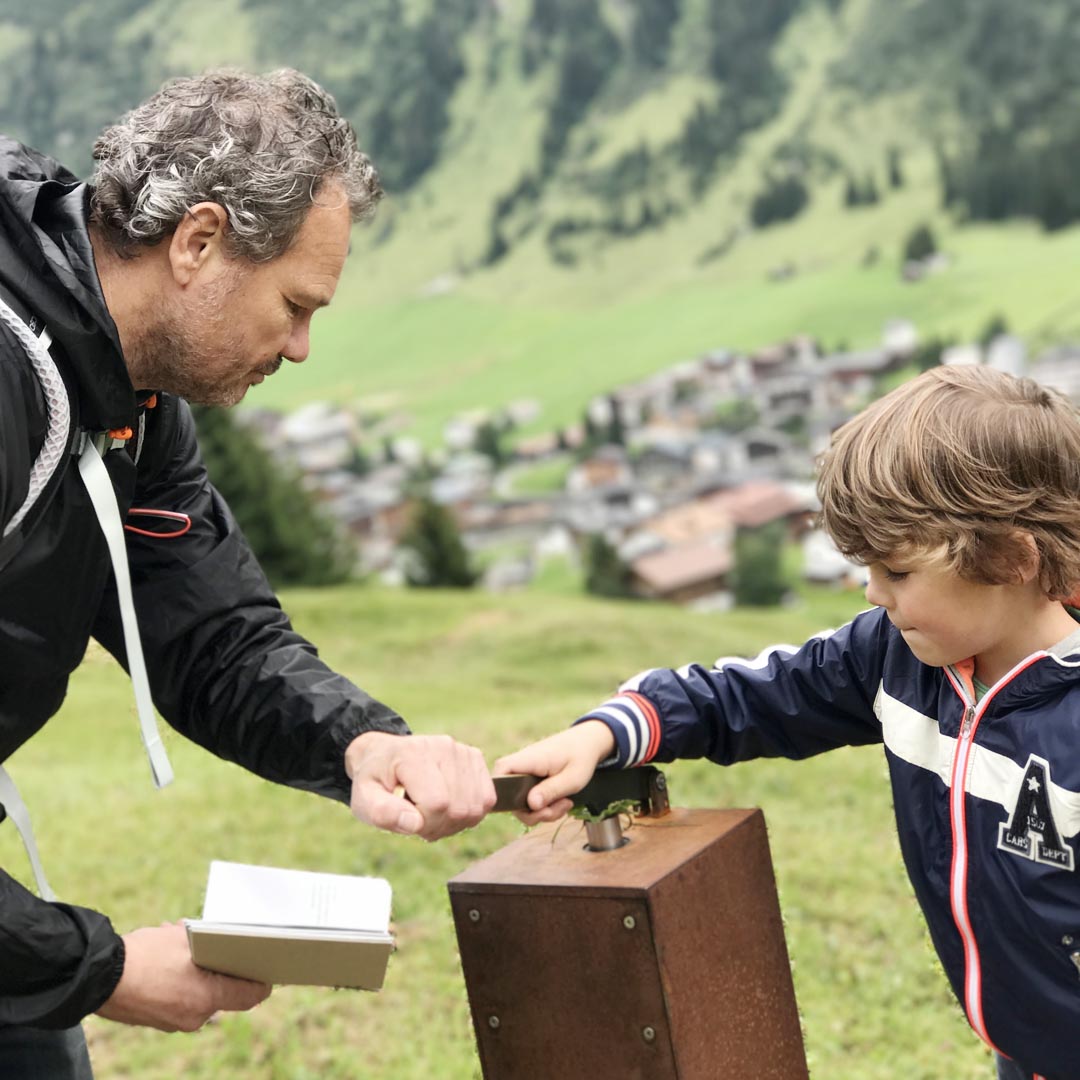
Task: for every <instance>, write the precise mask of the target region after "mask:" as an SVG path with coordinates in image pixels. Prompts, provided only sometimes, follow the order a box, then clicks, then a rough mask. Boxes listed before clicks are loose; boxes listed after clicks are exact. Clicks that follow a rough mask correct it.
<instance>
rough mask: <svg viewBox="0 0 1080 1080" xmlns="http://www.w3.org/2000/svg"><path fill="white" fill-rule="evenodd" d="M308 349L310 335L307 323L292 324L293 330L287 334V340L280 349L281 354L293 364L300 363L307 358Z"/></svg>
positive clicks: (309, 346) (309, 349) (309, 347)
mask: <svg viewBox="0 0 1080 1080" xmlns="http://www.w3.org/2000/svg"><path fill="white" fill-rule="evenodd" d="M310 351H311V335H310V334H309V333H308V324H307V323H306V322H304V323H301V324H300V325H298V326H294V327H293V332H292V333H291V334H290V335H289V340H288V342H287V344H286V346H285V348H284V349H283V350H282V352H281V355H282V356H284V357H285V359H286V360H291V361H292V362H293V363H294V364H302V363H303V362H304V361H305V360H306V359H307V358H308V353H309V352H310Z"/></svg>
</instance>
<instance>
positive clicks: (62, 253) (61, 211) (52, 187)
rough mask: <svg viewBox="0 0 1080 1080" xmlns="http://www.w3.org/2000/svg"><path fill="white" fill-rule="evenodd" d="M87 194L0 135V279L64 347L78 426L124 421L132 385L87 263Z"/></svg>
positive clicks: (61, 171)
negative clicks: (74, 388)
mask: <svg viewBox="0 0 1080 1080" xmlns="http://www.w3.org/2000/svg"><path fill="white" fill-rule="evenodd" d="M90 194H91V188H90V186H89V185H88V184H86V183H83V182H81V181H80V180H79V179H78V178H77V177H76V176H74V175H73V174H72V173H70V172H69V171H68V170H67V169H65V168H64V167H63V166H62V165H60V164H59V163H57V162H55V161H53V160H52V159H51V158H49V157H48V156H46V155H45V154H42V153H39V152H38V151H36V150H32V149H30V148H29V147H26V146H23V145H22V144H21V143H18V142H15V141H14V140H13V139H10V138H7V137H6V136H2V135H0V283H2V284H3V286H4V287H5V289H7V290H8V291H10V292H11V293H12V294H13V295H14V296H16V297H18V298H19V300H21V301H22V303H23V304H25V305H26V306H27V307H28V308H29V309H30V310H31V311H33V312H34V313H35V314H37V315H39V316H40V317H41V318H42V319H43V320H44V322H45V325H46V326H47V327H48V329H49V333H50V334H51V335H52V338H53V340H54V341H55V342H57V343H59V345H60V346H61V348H62V349H63V351H64V353H65V354H66V357H67V360H68V365H69V370H70V371H71V373H72V375H73V377H74V380H75V383H76V386H77V388H78V395H79V415H80V423H81V424H82V426H83V427H86V428H92V429H106V428H116V427H125V426H127V425H129V424H130V423H131V422H132V418H133V416H134V415H135V392H134V389H133V388H132V385H131V380H130V379H129V378H128V374H127V366H126V365H125V363H124V357H123V353H122V351H121V349H120V337H119V334H118V333H117V330H116V326H115V324H114V323H113V321H112V317H111V316H110V315H109V311H108V308H107V307H106V305H105V298H104V296H103V295H102V292H101V283H100V282H99V280H98V275H97V270H96V268H95V266H94V252H93V248H92V247H91V244H90V234H89V232H88V231H87V221H88V218H89V208H90Z"/></svg>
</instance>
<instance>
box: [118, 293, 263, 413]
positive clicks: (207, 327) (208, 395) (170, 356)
mask: <svg viewBox="0 0 1080 1080" xmlns="http://www.w3.org/2000/svg"><path fill="white" fill-rule="evenodd" d="M235 287H236V281H235V278H233V277H231V276H230V277H228V278H226V279H224V280H222V281H221V282H218V283H217V284H216V285H215V286H214V287H213V288H212V289H211V290H210V291H209V293H208V294H207V295H206V296H205V297H203V298H202V299H201V300H200V301H199V303H198V305H197V306H196V307H195V309H194V310H193V311H187V312H181V311H179V310H177V308H176V307H171V308H168V309H163V310H162V311H161V312H160V314H159V316H158V319H157V321H156V322H155V323H154V324H152V325H150V326H144V327H142V328H141V329H140V331H139V333H138V335H137V337H136V338H135V339H134V340H133V341H131V342H129V343H128V345H127V348H126V350H125V354H126V358H127V362H128V370H129V371H130V372H131V373H132V379H133V381H134V382H135V383H136V389H138V390H164V391H167V392H168V393H171V394H177V395H178V396H180V397H182V398H184V399H185V400H187V401H190V402H191V403H192V404H194V405H220V406H226V407H227V406H230V405H235V404H236V403H237V402H238V401H240V399H241V398H242V397H243V396H244V394H245V393H247V389H248V386H249V385H250V377H251V375H252V374H253V373H254V371H255V370H257V371H258V372H259V373H261V374H263V375H272V374H273V373H274V372H275V371H277V369H278V368H279V367H280V366H281V357H276V358H275V359H274V360H272V361H270V362H269V363H267V364H264V365H262V366H261V367H259V368H257V369H251V368H248V367H246V366H242V365H243V356H244V352H245V349H244V342H243V338H242V336H241V335H240V334H239V333H238V332H237V330H236V328H235V327H234V326H233V325H232V324H231V322H230V321H229V319H228V318H227V317H226V315H225V312H226V310H227V309H228V305H227V304H226V300H227V298H228V297H229V296H230V295H231V294H232V293H233V292H234V290H235ZM229 360H233V361H234V362H235V364H236V368H235V378H234V379H232V380H230V379H229V378H228V374H234V372H233V371H230V369H229V367H228V361H229ZM226 373H227V374H226Z"/></svg>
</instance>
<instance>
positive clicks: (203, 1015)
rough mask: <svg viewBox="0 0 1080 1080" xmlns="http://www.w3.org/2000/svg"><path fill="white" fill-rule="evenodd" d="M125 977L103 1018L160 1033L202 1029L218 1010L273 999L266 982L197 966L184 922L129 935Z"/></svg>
mask: <svg viewBox="0 0 1080 1080" xmlns="http://www.w3.org/2000/svg"><path fill="white" fill-rule="evenodd" d="M124 948H125V950H126V951H125V955H124V973H123V974H122V975H121V976H120V981H119V982H118V983H117V984H116V989H115V990H114V991H113V992H112V997H110V998H109V999H108V1001H106V1002H105V1004H104V1005H102V1006H101V1008H100V1009H98V1016H103V1017H105V1019H106V1020H116V1021H118V1022H119V1023H121V1024H138V1025H140V1026H141V1027H151V1028H157V1029H158V1031H198V1030H199V1028H201V1027H202V1026H203V1024H205V1023H206V1021H207V1020H209V1019H210V1017H211V1016H213V1015H214V1013H216V1012H220V1011H222V1010H224V1011H226V1012H245V1011H246V1010H248V1009H253V1008H254V1007H255V1006H256V1005H258V1004H259V1002H260V1001H265V1000H266V998H268V997H269V996H270V990H271V988H270V987H269V986H267V985H266V983H259V982H249V981H248V980H247V979H234V978H233V977H232V976H231V975H218V974H215V973H214V972H212V971H204V970H203V969H202V968H200V967H196V966H195V965H194V964H193V963H192V962H191V950H190V949H189V947H188V938H187V930H185V929H184V926H183V924H182V923H165V924H164V925H162V926H148V927H146V928H144V929H142V930H133V931H132V932H131V933H130V934H125V935H124Z"/></svg>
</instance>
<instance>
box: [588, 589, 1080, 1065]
mask: <svg viewBox="0 0 1080 1080" xmlns="http://www.w3.org/2000/svg"><path fill="white" fill-rule="evenodd" d="M970 667H971V665H970V662H969V663H968V664H961V665H957V666H956V667H950V668H944V669H943V668H933V667H928V666H927V665H925V664H922V663H920V662H919V661H918V660H917V659H916V658H915V657H914V655H913V654H912V653H911V650H910V649H909V648H908V647H907V645H906V644H905V643H904V640H903V638H902V637H901V635H900V633H899V631H897V630H896V628H895V627H893V625H892V624H891V623H890V622H889V620H888V618H887V616H886V615H885V613H884V611H882V610H874V611H868V612H865V613H864V614H862V615H859V616H857V617H856V618H855V619H854V620H853V621H852V622H850V623H849V624H848V625H847V626H844V627H842V628H841V629H840V630H837V631H835V632H830V633H826V634H822V635H820V636H818V637H815V638H812V639H811V640H810V641H808V642H807V643H806V644H805V645H803V646H802V648H799V649H796V648H794V647H792V646H780V647H776V648H773V649H770V650H766V652H764V653H762V654H761V655H760V656H759V657H758V658H757V659H755V660H749V661H748V660H739V659H724V660H720V661H717V664H716V667H715V668H714V669H712V670H708V669H706V668H704V667H699V666H696V665H692V666H690V667H687V668H683V669H681V670H679V671H671V670H656V671H649V672H645V673H644V674H642V675H639V676H636V677H635V678H634V679H631V680H630V681H629V682H628V683H626V684H624V686H623V687H622V688H621V689H620V692H619V694H618V695H617V696H616V697H614V698H612V699H611V700H610V701H607V702H605V703H604V704H603V705H601V706H600V707H599V708H597V709H594V710H593V711H592V712H590V713H589V714H588V715H587V716H586V717H583V718H582V719H590V718H591V719H600V720H603V721H604V722H605V723H606V724H607V725H608V726H609V727H610V728H611V730H612V732H613V733H614V735H615V739H616V743H617V751H616V757H615V758H613V759H612V761H611V762H610V764H615V765H619V766H629V765H638V764H642V763H645V762H648V761H671V760H673V759H675V758H696V757H707V758H709V759H711V760H712V761H715V762H717V763H719V764H722V765H729V764H731V763H733V762H736V761H745V760H748V759H751V758H756V757H786V758H804V757H809V756H810V755H812V754H817V753H820V752H821V751H823V750H828V749H830V748H832V747H835V746H850V745H863V744H867V743H876V742H881V743H884V746H885V756H886V759H887V761H888V764H889V775H890V778H891V781H892V789H893V802H894V805H895V810H896V823H897V828H898V830H899V836H900V847H901V850H902V852H903V857H904V862H905V864H906V866H907V871H908V876H909V877H910V879H911V883H912V885H913V886H914V889H915V894H916V896H917V897H918V900H919V904H920V905H921V906H922V909H923V913H924V914H925V916H926V921H927V923H928V925H929V928H930V936H931V938H932V939H933V942H934V946H935V948H936V949H937V953H938V956H939V957H940V958H941V962H942V964H943V965H944V968H945V972H946V974H947V975H948V978H949V981H950V983H951V984H952V988H953V991H954V993H955V994H956V996H957V998H958V999H959V1000H960V1002H961V1003H962V1004H963V1006H964V1009H965V1011H966V1013H967V1016H968V1019H969V1021H970V1023H971V1026H972V1027H973V1028H974V1029H975V1031H976V1032H977V1033H978V1034H979V1035H980V1036H981V1037H982V1038H983V1039H984V1040H985V1041H986V1042H988V1043H989V1044H990V1045H991V1046H993V1047H994V1048H995V1049H997V1050H998V1051H999V1052H1001V1053H1003V1054H1005V1055H1006V1056H1007V1057H1010V1058H1013V1059H1014V1060H1016V1061H1017V1062H1019V1063H1020V1064H1021V1065H1023V1067H1024V1068H1025V1069H1027V1070H1029V1071H1031V1072H1034V1073H1036V1074H1038V1075H1039V1076H1042V1077H1045V1078H1046V1080H1077V1077H1080V878H1078V875H1077V867H1076V862H1077V860H1076V850H1075V849H1076V844H1077V833H1080V654H1074V655H1071V656H1068V657H1065V658H1059V657H1056V656H1053V655H1051V654H1049V653H1046V652H1037V653H1034V654H1032V655H1031V656H1029V657H1028V658H1027V659H1025V660H1024V661H1022V662H1021V663H1020V664H1018V665H1017V666H1016V667H1015V668H1014V669H1013V670H1012V671H1011V672H1009V674H1008V675H1006V676H1005V677H1004V678H1003V679H1001V680H1000V681H999V682H998V683H997V684H996V685H995V686H993V687H992V688H991V689H990V691H989V692H988V693H987V694H986V695H985V696H984V697H983V698H982V700H981V701H980V702H979V704H978V706H977V707H976V706H975V705H974V695H973V692H972V684H971V671H970V670H969V669H970ZM605 764H608V763H605Z"/></svg>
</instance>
